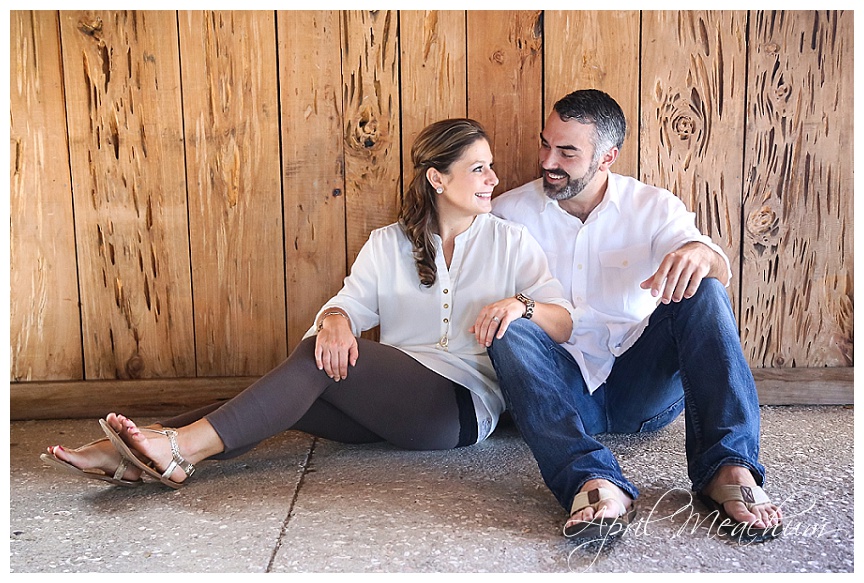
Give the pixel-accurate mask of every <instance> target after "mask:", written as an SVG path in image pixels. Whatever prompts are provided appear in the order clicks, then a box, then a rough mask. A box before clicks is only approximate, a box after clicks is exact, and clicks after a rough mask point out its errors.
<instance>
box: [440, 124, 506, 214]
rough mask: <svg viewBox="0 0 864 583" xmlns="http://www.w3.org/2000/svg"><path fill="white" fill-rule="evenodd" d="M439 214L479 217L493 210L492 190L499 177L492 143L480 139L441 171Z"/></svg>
mask: <svg viewBox="0 0 864 583" xmlns="http://www.w3.org/2000/svg"><path fill="white" fill-rule="evenodd" d="M440 176H441V187H442V188H443V189H444V192H443V193H441V194H439V195H438V213H439V216H440V217H441V218H445V217H450V216H452V217H453V218H457V217H467V216H472V217H473V216H477V215H479V214H482V213H488V212H490V211H491V210H492V190H494V188H495V186H496V185H497V184H498V176H496V174H495V171H494V170H493V169H492V150H491V149H490V148H489V142H487V141H486V140H484V139H479V140H477V141H475V142H474V143H473V144H471V145H470V146H469V147H468V148H466V149H465V152H464V153H463V154H462V156H461V157H460V158H459V159H458V160H456V161H455V162H453V164H451V166H450V169H449V171H448V172H447V173H446V174H445V173H441V175H440Z"/></svg>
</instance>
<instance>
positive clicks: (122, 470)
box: [114, 455, 129, 481]
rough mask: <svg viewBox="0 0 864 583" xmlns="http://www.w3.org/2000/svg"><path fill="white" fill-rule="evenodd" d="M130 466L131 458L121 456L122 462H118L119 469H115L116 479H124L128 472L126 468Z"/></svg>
mask: <svg viewBox="0 0 864 583" xmlns="http://www.w3.org/2000/svg"><path fill="white" fill-rule="evenodd" d="M128 467H129V460H128V459H126V456H124V455H121V456H120V463H119V464H117V469H116V470H114V479H115V480H121V481H122V480H123V474H125V473H126V469H127V468H128Z"/></svg>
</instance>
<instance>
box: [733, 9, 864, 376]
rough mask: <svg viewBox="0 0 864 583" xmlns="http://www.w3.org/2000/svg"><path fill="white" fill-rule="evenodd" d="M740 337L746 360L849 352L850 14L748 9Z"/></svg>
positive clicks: (813, 361) (846, 360)
mask: <svg viewBox="0 0 864 583" xmlns="http://www.w3.org/2000/svg"><path fill="white" fill-rule="evenodd" d="M750 21H751V22H750V43H749V44H750V65H749V83H748V108H747V141H746V152H745V155H746V160H745V177H746V180H745V183H744V187H745V188H744V220H745V225H744V244H743V259H742V263H743V269H742V281H743V283H744V285H743V289H742V317H741V325H742V330H741V333H742V338H743V343H744V348H745V354H747V356H748V358H749V359H750V362H751V365H753V366H757V367H758V366H765V367H788V366H850V365H852V363H853V292H854V285H853V279H854V278H853V274H854V267H853V266H854V262H853V259H854V251H853V247H852V244H853V226H852V225H853V218H852V201H853V165H852V164H853V158H852V143H853V98H852V91H853V86H852V82H853V14H852V12H834V11H832V12H815V11H814V12H797V11H791V12H784V11H776V12H775V11H765V12H761V11H760V12H753V13H751V17H750Z"/></svg>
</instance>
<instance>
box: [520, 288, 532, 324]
mask: <svg viewBox="0 0 864 583" xmlns="http://www.w3.org/2000/svg"><path fill="white" fill-rule="evenodd" d="M516 299H517V300H519V301H520V302H522V303H523V304H525V313H524V314H522V317H523V318H525V319H526V320H530V319H531V316H533V315H534V300H532V299H531V298H529V297H528V296H526V295H525V294H516Z"/></svg>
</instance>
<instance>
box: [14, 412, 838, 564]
mask: <svg viewBox="0 0 864 583" xmlns="http://www.w3.org/2000/svg"><path fill="white" fill-rule="evenodd" d="M762 414H763V441H762V450H763V451H762V461H763V463H765V465H766V466H767V467H768V471H769V476H768V481H767V483H766V490H767V492H768V493H769V494H770V495H771V496H772V498H773V499H774V500H775V501H783V508H784V512H785V516H786V533H785V534H784V535H783V537H782V538H780V539H778V540H775V541H771V542H769V543H766V544H763V545H750V546H747V545H739V544H737V543H733V542H729V541H727V540H723V539H719V538H718V537H717V536H715V535H714V533H712V532H709V530H708V528H707V526H708V525H707V523H704V524H703V525H702V526H697V522H698V517H697V516H696V514H697V513H698V514H700V515H701V516H702V517H705V516H706V515H707V510H706V509H705V508H704V507H703V506H702V505H701V504H700V503H699V502H694V505H693V506H692V507H688V504H689V503H690V501H691V498H690V493H689V483H688V481H687V478H686V469H685V459H684V454H683V438H684V437H683V436H684V421H683V418H679V419H678V420H677V421H676V422H675V423H673V424H672V425H670V426H669V427H667V428H665V429H663V430H661V431H660V432H658V433H655V434H652V435H646V436H611V435H610V436H603V437H602V439H603V440H604V442H606V443H608V444H609V445H610V447H611V448H612V449H613V451H615V452H616V454H617V455H618V456H619V459H620V461H621V465H622V466H623V468H624V470H625V472H627V474H628V475H629V476H630V477H631V479H632V480H633V481H634V482H635V483H636V484H637V486H638V487H639V488H640V489H641V491H642V496H641V498H640V501H639V508H640V514H639V516H638V517H637V522H636V524H635V526H634V528H633V529H632V530H631V532H630V533H628V535H627V536H625V538H623V539H621V540H620V541H617V542H616V543H615V544H613V545H607V546H605V547H600V548H598V545H594V546H592V547H591V548H580V547H578V546H577V545H575V544H574V543H572V542H570V541H568V540H566V539H565V538H563V537H562V535H561V530H560V529H561V526H562V523H563V520H564V519H565V513H564V511H563V510H562V509H561V508H560V507H559V506H558V504H557V503H556V501H555V500H554V498H553V497H552V495H551V494H550V493H549V491H548V490H547V489H546V487H545V486H544V485H543V482H542V480H541V478H540V474H539V471H538V470H537V466H536V464H535V462H534V460H533V458H532V456H531V453H530V452H529V450H528V448H527V446H526V445H525V443H524V442H523V441H522V439H521V437H520V436H519V434H518V432H517V431H516V429H515V428H514V427H513V425H512V423H508V422H505V423H504V424H503V425H502V426H501V427H500V428H499V429H498V430H497V431H496V433H495V434H494V435H493V436H492V437H491V438H490V439H489V440H487V441H486V442H485V443H482V444H479V445H477V446H474V447H469V448H463V449H459V450H454V451H446V452H422V453H418V452H405V451H398V450H395V449H393V448H391V447H389V446H386V445H367V446H345V445H341V444H337V443H333V442H329V441H325V440H316V439H313V438H311V437H309V436H307V435H304V434H301V433H297V432H288V433H285V434H283V435H280V436H277V437H274V438H273V439H271V440H269V441H267V442H265V443H263V444H262V445H260V446H259V447H258V448H256V449H255V450H253V451H252V452H250V453H248V454H246V455H245V456H243V457H240V458H236V459H234V460H230V461H222V462H216V461H212V462H205V463H203V464H201V467H200V468H199V474H197V475H196V476H195V477H194V478H193V481H190V483H189V485H188V486H187V487H185V488H183V489H181V490H177V491H175V490H170V489H168V488H166V487H164V486H162V485H161V484H158V483H155V482H153V483H149V484H147V485H145V486H142V487H140V488H137V489H135V490H128V489H122V488H116V487H113V486H110V485H104V484H103V482H98V481H95V480H81V479H77V478H76V477H74V476H72V475H68V474H65V473H62V472H58V471H56V470H54V469H52V468H50V467H47V466H45V465H43V463H42V462H41V461H40V460H39V457H38V456H39V453H41V452H42V451H43V450H44V447H45V446H47V445H48V444H53V443H57V442H60V443H63V444H66V445H75V446H77V445H80V444H82V443H85V442H87V441H90V440H92V439H95V438H97V437H100V436H101V434H100V430H99V427H98V425H97V424H96V422H95V421H87V422H84V421H78V420H75V421H51V422H49V421H28V422H14V423H11V426H10V430H11V432H10V436H11V447H10V466H11V475H10V499H11V500H10V554H9V558H10V571H11V572H13V573H62V572H107V573H126V572H136V573H156V572H159V573H163V572H182V573H192V572H210V573H212V572H316V573H319V572H320V573H323V572H340V573H344V572H351V573H362V572H409V573H417V572H439V573H441V572H511V573H527V572H543V573H550V572H551V573H554V572H559V573H566V572H583V571H588V572H595V573H608V572H810V573H813V572H853V571H854V556H853V555H854V552H853V551H854V531H853V485H854V481H853V470H854V460H853V410H852V409H851V408H844V407H763V410H762ZM139 421H144V422H147V421H148V420H139Z"/></svg>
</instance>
